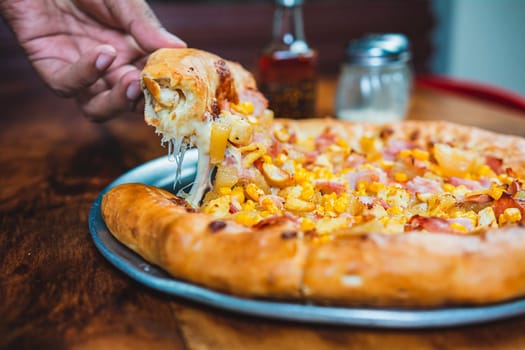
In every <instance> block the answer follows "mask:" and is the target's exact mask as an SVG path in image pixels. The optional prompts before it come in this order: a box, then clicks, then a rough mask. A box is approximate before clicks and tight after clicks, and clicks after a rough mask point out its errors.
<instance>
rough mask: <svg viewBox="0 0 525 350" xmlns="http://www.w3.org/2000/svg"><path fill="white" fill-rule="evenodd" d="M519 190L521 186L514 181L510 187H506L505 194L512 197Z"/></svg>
mask: <svg viewBox="0 0 525 350" xmlns="http://www.w3.org/2000/svg"><path fill="white" fill-rule="evenodd" d="M519 190H521V185H520V183H519V182H518V180H514V181H512V183H511V184H510V185H508V187H507V191H506V192H507V193H508V194H509V195H510V196H514V195H515V194H516V192H518V191H519Z"/></svg>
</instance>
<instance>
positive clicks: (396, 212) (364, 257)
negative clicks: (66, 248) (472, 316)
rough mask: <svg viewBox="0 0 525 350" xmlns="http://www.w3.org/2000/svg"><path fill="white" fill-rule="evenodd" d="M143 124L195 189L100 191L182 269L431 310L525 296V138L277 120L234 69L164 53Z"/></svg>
mask: <svg viewBox="0 0 525 350" xmlns="http://www.w3.org/2000/svg"><path fill="white" fill-rule="evenodd" d="M142 85H143V89H144V94H145V99H146V109H145V119H146V122H147V123H148V124H149V125H152V126H154V127H155V128H156V131H157V133H159V134H161V135H162V141H163V142H165V143H168V145H169V146H168V148H169V152H170V153H171V154H172V155H173V156H174V159H175V161H176V163H178V164H179V167H178V168H177V167H176V166H174V169H178V170H174V171H175V172H177V171H178V172H179V176H180V162H181V159H182V157H183V155H184V151H185V150H186V149H188V148H190V147H196V148H197V150H198V152H199V162H198V166H197V170H196V177H195V180H194V182H193V186H192V188H191V189H189V190H188V189H185V188H182V189H181V190H180V191H178V192H176V193H171V192H168V191H165V190H162V189H159V188H154V187H151V186H147V185H144V184H138V183H135V184H123V185H119V186H117V187H114V188H112V189H111V190H109V191H108V192H107V193H106V194H105V196H104V198H103V200H102V205H101V210H102V215H103V218H104V220H105V222H106V225H107V227H108V229H109V230H110V232H111V233H112V234H113V235H114V236H115V237H116V238H117V239H118V240H119V241H120V242H122V243H123V244H124V245H126V246H127V247H129V248H130V249H132V250H133V251H135V252H136V253H138V254H139V255H141V256H142V257H143V258H144V259H146V260H147V261H149V262H151V263H153V264H156V265H158V266H160V267H161V268H163V269H164V270H165V271H167V272H168V273H169V274H171V275H173V276H174V277H176V278H179V279H183V280H186V281H190V282H192V283H195V284H198V285H202V286H205V287H207V288H210V289H213V290H217V291H221V292H225V293H230V294H233V295H237V296H242V297H249V298H266V299H278V300H297V301H302V302H314V303H318V304H332V305H361V306H388V307H439V306H443V305H475V304H486V303H494V302H500V301H503V300H509V299H512V298H518V297H520V296H523V295H524V294H525V230H524V229H523V223H524V222H525V190H524V189H523V174H524V172H525V140H524V139H522V138H520V137H516V136H508V135H501V134H496V133H493V132H489V131H485V130H481V129H477V128H473V127H467V126H462V125H457V124H453V123H447V122H442V121H433V122H423V121H404V122H398V123H392V124H382V125H376V124H367V123H349V122H342V121H337V120H334V119H310V120H304V121H296V120H287V119H277V118H275V119H274V116H273V113H272V112H271V111H270V110H268V109H267V103H266V100H265V99H264V97H263V96H262V95H261V94H260V93H259V92H258V91H257V88H256V85H255V82H254V80H253V78H252V76H251V75H250V74H249V73H248V72H247V71H246V70H244V69H243V68H242V67H241V66H240V65H238V64H236V63H232V62H229V61H226V60H223V59H221V58H219V57H217V56H215V55H213V54H210V53H207V52H203V51H199V50H195V49H161V50H159V51H157V52H155V53H154V54H153V55H151V57H150V58H149V60H148V63H147V64H146V67H145V68H144V70H143V73H142Z"/></svg>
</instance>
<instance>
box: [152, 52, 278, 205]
mask: <svg viewBox="0 0 525 350" xmlns="http://www.w3.org/2000/svg"><path fill="white" fill-rule="evenodd" d="M142 86H143V90H144V95H145V100H146V108H145V113H144V114H145V120H146V123H147V124H149V125H152V126H154V127H155V128H156V132H157V133H159V134H161V135H162V142H163V143H164V142H165V143H168V147H169V153H170V154H171V155H173V156H174V157H175V159H176V160H177V162H178V165H177V168H178V169H180V164H181V161H182V158H183V157H184V151H185V150H186V149H187V148H188V147H193V146H195V147H197V150H198V152H199V163H198V170H197V176H196V180H197V183H196V184H195V185H194V186H193V187H192V190H191V193H190V195H189V197H187V198H186V199H187V201H188V202H189V203H191V204H192V205H193V206H195V207H196V206H198V205H199V203H200V201H201V199H202V196H203V194H204V192H205V191H206V189H207V188H208V187H209V178H210V175H211V173H210V169H211V167H212V166H215V165H217V164H220V163H222V161H223V159H224V157H225V153H228V154H229V151H228V146H229V145H235V146H237V147H238V146H245V145H247V144H249V143H250V142H252V136H253V134H254V133H255V132H256V130H257V129H258V128H262V127H263V125H264V124H265V123H267V122H268V119H271V118H272V114H271V112H270V111H268V110H266V106H267V101H266V99H265V98H264V96H263V95H262V94H260V93H259V92H258V91H257V89H256V85H255V81H254V79H253V77H252V75H251V74H250V73H249V72H247V71H246V70H245V69H244V68H242V67H241V66H240V65H239V64H238V63H235V62H230V61H226V60H223V59H221V58H220V57H218V56H216V55H213V54H211V53H208V52H204V51H200V50H196V49H161V50H158V51H156V52H155V53H153V54H152V55H151V56H150V58H149V60H148V62H147V65H146V67H145V69H144V70H143V72H142ZM220 174H221V173H220ZM220 174H219V176H221V175H220Z"/></svg>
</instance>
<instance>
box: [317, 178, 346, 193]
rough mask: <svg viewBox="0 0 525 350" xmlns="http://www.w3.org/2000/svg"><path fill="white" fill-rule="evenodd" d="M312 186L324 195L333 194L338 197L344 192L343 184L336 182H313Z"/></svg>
mask: <svg viewBox="0 0 525 350" xmlns="http://www.w3.org/2000/svg"><path fill="white" fill-rule="evenodd" d="M314 186H315V189H316V190H319V191H321V192H323V193H324V194H329V193H334V192H335V193H336V194H337V195H340V194H341V193H343V192H344V191H345V184H344V183H341V182H336V181H327V180H315V181H314Z"/></svg>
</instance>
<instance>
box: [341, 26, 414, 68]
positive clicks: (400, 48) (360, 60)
mask: <svg viewBox="0 0 525 350" xmlns="http://www.w3.org/2000/svg"><path fill="white" fill-rule="evenodd" d="M410 57H411V54H410V43H409V41H408V39H407V37H406V36H404V35H403V34H370V35H367V36H365V37H363V38H360V39H357V40H353V41H351V42H350V43H349V44H348V46H347V47H346V62H348V63H353V64H358V65H362V66H381V65H387V64H392V63H400V62H407V61H408V60H410Z"/></svg>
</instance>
